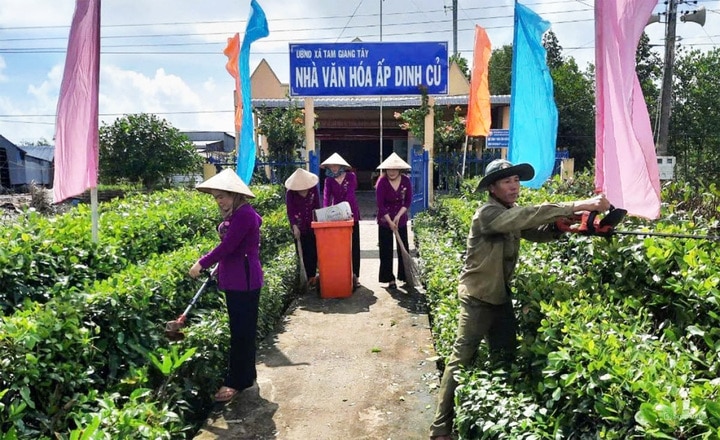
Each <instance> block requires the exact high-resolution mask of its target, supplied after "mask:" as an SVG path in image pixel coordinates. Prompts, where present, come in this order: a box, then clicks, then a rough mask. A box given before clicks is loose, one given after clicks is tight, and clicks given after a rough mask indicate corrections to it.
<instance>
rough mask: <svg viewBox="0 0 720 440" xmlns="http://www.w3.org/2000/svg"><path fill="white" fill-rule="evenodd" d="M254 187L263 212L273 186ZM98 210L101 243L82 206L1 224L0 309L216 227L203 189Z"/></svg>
mask: <svg viewBox="0 0 720 440" xmlns="http://www.w3.org/2000/svg"><path fill="white" fill-rule="evenodd" d="M255 192H256V195H257V199H256V200H257V205H258V209H259V210H264V211H262V212H272V211H275V210H276V209H277V208H278V206H279V205H280V204H281V203H282V197H281V195H280V191H279V189H278V187H258V188H257V189H255ZM98 215H99V220H98V230H99V237H100V240H99V243H94V242H93V241H92V236H91V226H92V225H91V221H90V217H91V213H90V207H89V206H87V205H79V206H78V207H77V209H74V210H72V211H70V212H68V213H66V214H63V215H60V216H57V217H44V216H41V215H40V214H37V213H35V212H31V211H28V212H27V213H26V215H24V216H21V217H20V218H19V219H18V220H17V221H15V222H14V223H12V224H9V225H6V224H3V225H2V226H0V312H2V313H4V314H9V313H12V311H13V310H14V309H15V308H16V307H18V306H20V305H21V304H22V303H23V301H25V300H26V299H28V300H31V301H42V302H44V301H47V300H48V299H50V298H51V297H52V296H53V295H54V294H55V292H57V291H62V290H67V289H72V288H82V286H83V285H85V283H87V282H89V281H92V280H96V279H105V278H107V277H109V276H110V275H112V274H113V273H116V272H118V271H120V270H122V269H123V268H125V267H127V266H128V265H130V264H137V263H139V262H141V261H143V260H144V259H147V258H149V257H150V256H151V255H154V254H162V253H164V252H168V251H171V250H174V249H177V248H179V247H181V246H183V245H184V244H185V243H187V242H189V241H192V240H194V239H195V237H197V236H198V235H199V234H208V233H209V232H210V231H213V230H214V227H215V225H214V223H215V221H216V218H217V208H216V207H215V206H214V204H213V203H212V202H210V201H209V199H208V196H207V195H206V194H201V193H199V192H197V191H188V190H167V191H162V192H158V193H152V194H147V195H142V194H140V195H136V196H133V197H131V198H129V199H115V200H113V201H111V202H107V203H103V204H100V206H99V208H98Z"/></svg>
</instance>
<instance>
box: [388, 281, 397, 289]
mask: <svg viewBox="0 0 720 440" xmlns="http://www.w3.org/2000/svg"><path fill="white" fill-rule="evenodd" d="M388 289H391V290H395V289H397V284H395V281H390V284H388Z"/></svg>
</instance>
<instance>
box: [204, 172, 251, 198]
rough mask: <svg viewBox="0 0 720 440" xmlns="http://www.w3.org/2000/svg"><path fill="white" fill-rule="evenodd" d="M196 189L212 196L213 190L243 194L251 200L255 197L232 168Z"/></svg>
mask: <svg viewBox="0 0 720 440" xmlns="http://www.w3.org/2000/svg"><path fill="white" fill-rule="evenodd" d="M195 189H197V190H198V191H202V192H205V193H210V194H212V191H213V190H220V191H227V192H231V193H237V194H242V195H244V196H247V197H250V198H253V197H255V194H253V193H252V191H250V188H248V186H247V185H246V184H245V182H243V181H242V179H241V178H240V176H238V175H237V174H236V173H235V171H234V170H232V169H230V168H225V169H224V170H222V171H220V172H219V173H217V174H215V175H214V176H212V177H211V178H209V179H208V180H206V181H204V182H203V183H201V184H199V185H198V186H196V187H195Z"/></svg>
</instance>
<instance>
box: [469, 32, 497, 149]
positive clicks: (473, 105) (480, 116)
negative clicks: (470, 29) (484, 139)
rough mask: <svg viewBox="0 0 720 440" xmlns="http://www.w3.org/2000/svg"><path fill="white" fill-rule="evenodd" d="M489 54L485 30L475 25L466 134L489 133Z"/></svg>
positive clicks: (488, 40)
mask: <svg viewBox="0 0 720 440" xmlns="http://www.w3.org/2000/svg"><path fill="white" fill-rule="evenodd" d="M490 55H492V52H491V45H490V39H489V38H488V35H487V32H485V29H484V28H482V27H480V26H477V25H475V49H474V50H473V68H472V77H471V78H470V97H469V100H468V114H467V123H466V125H465V134H467V135H468V136H487V135H488V134H490V87H489V85H488V84H489V83H488V63H489V62H490Z"/></svg>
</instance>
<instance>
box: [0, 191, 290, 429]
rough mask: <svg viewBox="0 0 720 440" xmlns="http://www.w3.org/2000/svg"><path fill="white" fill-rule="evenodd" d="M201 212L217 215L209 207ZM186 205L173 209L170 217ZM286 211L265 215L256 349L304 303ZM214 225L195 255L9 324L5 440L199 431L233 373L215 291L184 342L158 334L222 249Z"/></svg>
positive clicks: (156, 263) (165, 259)
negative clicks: (209, 253) (296, 300)
mask: <svg viewBox="0 0 720 440" xmlns="http://www.w3.org/2000/svg"><path fill="white" fill-rule="evenodd" d="M256 194H257V192H256ZM190 197H192V196H190ZM205 204H206V205H208V206H210V208H209V209H212V208H213V203H212V201H211V200H210V199H208V198H207V197H205ZM187 206H188V205H186V204H184V202H183V200H176V201H175V204H174V205H173V209H184V207H187ZM260 206H263V205H262V204H260ZM264 206H265V207H266V208H269V207H272V205H270V204H266V205H264ZM203 209H206V208H203ZM280 212H284V206H277V205H276V207H275V209H273V210H271V211H269V212H267V214H265V215H264V222H263V229H262V240H263V244H265V243H270V244H272V246H268V247H264V248H263V252H262V254H263V261H264V269H265V274H266V285H265V287H264V288H263V291H262V293H261V302H260V322H259V326H258V338H262V337H264V336H265V335H267V334H268V333H269V332H270V331H271V330H272V328H273V327H274V325H275V323H276V322H277V320H278V319H279V317H280V316H282V314H283V313H284V310H285V308H286V307H287V305H288V303H289V301H290V300H291V299H292V298H293V297H294V295H295V294H296V293H297V275H296V272H295V257H294V247H293V245H292V244H291V241H290V240H291V235H290V234H289V232H287V231H288V230H289V227H288V225H287V220H286V218H285V217H284V216H281V215H280V214H279V213H280ZM209 216H210V217H211V218H212V217H217V212H216V211H213V212H212V213H211V215H209ZM149 217H151V215H150V216H149ZM212 223H213V224H212V226H210V225H209V224H208V225H207V226H203V227H204V228H205V230H201V229H200V228H197V230H198V233H197V234H195V236H194V237H195V242H193V243H191V244H190V245H186V246H184V247H181V248H179V249H177V250H174V251H170V252H164V253H155V254H152V255H151V256H150V257H149V258H148V259H147V260H146V261H144V262H141V263H139V264H130V265H126V266H125V268H124V269H123V270H122V271H120V272H118V273H116V274H114V275H111V276H109V277H107V278H106V279H103V280H96V281H94V282H92V283H89V282H87V283H86V285H85V287H84V288H78V287H73V288H67V289H57V290H56V291H55V292H54V296H53V297H51V298H49V299H48V300H47V301H45V302H42V303H40V302H26V303H25V306H24V307H23V308H20V309H18V310H17V311H16V312H15V313H14V314H12V315H9V316H5V317H3V318H2V320H1V321H0V359H2V360H1V361H0V433H2V434H3V436H2V437H3V438H49V437H53V438H75V437H78V436H79V435H80V433H82V434H83V435H84V436H86V437H85V438H148V439H156V438H185V437H187V436H188V435H189V434H190V433H192V432H194V431H195V430H196V429H197V428H198V427H199V425H200V424H201V423H202V422H203V421H204V415H205V414H206V413H207V410H208V409H209V408H210V405H211V404H212V397H211V394H210V393H211V391H212V390H213V389H214V388H216V386H217V385H218V384H219V382H220V381H221V379H222V375H223V374H224V369H225V366H226V364H227V363H226V359H225V353H226V351H227V348H228V345H229V335H228V334H227V331H226V330H225V329H226V328H227V324H226V320H227V317H226V312H225V310H224V307H223V306H222V304H223V301H224V300H223V296H222V295H219V294H218V292H217V290H216V289H214V288H212V287H211V288H209V289H208V290H207V291H206V292H205V293H204V294H203V295H202V296H201V298H200V300H199V302H198V303H197V304H196V306H195V307H194V309H193V311H192V313H191V317H190V320H189V322H188V325H187V327H186V328H185V329H184V332H185V334H186V335H187V338H186V339H185V340H184V341H182V342H180V343H173V344H170V343H168V341H167V340H166V339H165V338H164V334H163V329H164V324H165V322H166V321H168V320H171V319H175V318H176V317H177V315H178V314H179V313H180V312H181V311H182V310H183V309H184V308H185V306H186V305H187V304H188V303H189V301H190V298H191V297H192V296H193V295H194V294H195V292H196V290H197V288H198V287H199V284H200V283H199V281H196V280H190V279H189V278H188V277H187V276H186V274H187V269H188V267H189V266H190V264H191V263H192V262H193V261H195V260H196V259H197V257H198V256H199V255H201V254H202V252H204V251H206V250H207V249H209V248H211V247H212V246H213V245H214V244H215V243H216V242H217V238H216V237H215V233H214V232H212V231H213V230H214V222H212ZM205 224H206V223H205V220H204V219H203V225H205ZM186 226H187V227H189V228H195V225H193V224H192V223H188V224H187V225H186ZM208 229H209V230H208ZM283 231H284V232H283ZM268 234H273V235H268Z"/></svg>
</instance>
